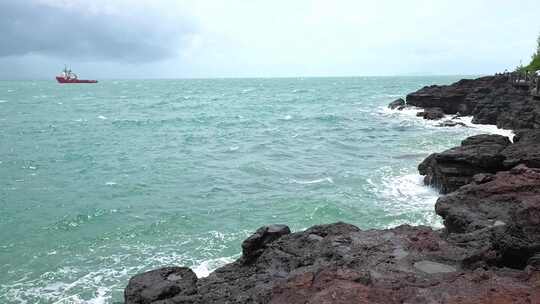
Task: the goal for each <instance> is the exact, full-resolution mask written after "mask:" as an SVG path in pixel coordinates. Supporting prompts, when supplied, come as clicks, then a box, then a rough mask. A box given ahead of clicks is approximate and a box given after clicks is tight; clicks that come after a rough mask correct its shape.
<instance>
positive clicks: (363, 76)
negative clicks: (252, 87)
mask: <svg viewBox="0 0 540 304" xmlns="http://www.w3.org/2000/svg"><path fill="white" fill-rule="evenodd" d="M487 75H492V74H486V73H478V74H396V75H351V76H239V77H237V76H223V77H163V78H159V77H155V78H153V77H152V78H142V77H141V78H139V77H127V78H100V79H96V80H98V81H102V80H107V81H116V80H220V79H303V78H383V77H449V76H460V77H463V76H475V77H476V76H487ZM47 80H51V81H55V82H56V80H55V78H54V77H51V78H12V79H9V78H0V81H47Z"/></svg>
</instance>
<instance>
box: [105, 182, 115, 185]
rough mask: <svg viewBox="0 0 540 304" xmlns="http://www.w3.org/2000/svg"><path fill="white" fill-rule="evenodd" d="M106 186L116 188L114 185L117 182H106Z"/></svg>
mask: <svg viewBox="0 0 540 304" xmlns="http://www.w3.org/2000/svg"><path fill="white" fill-rule="evenodd" d="M105 185H107V186H114V185H116V182H106V183H105Z"/></svg>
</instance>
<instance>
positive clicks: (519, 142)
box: [502, 101, 540, 168]
mask: <svg viewBox="0 0 540 304" xmlns="http://www.w3.org/2000/svg"><path fill="white" fill-rule="evenodd" d="M539 102H540V101H539ZM502 155H503V156H504V158H505V160H504V166H505V167H506V168H512V167H514V166H516V165H518V164H525V165H527V166H529V167H532V168H540V129H537V130H522V131H519V132H517V133H516V136H514V144H512V145H510V146H509V147H507V148H506V149H504V151H503V152H502Z"/></svg>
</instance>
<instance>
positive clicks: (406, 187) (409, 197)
mask: <svg viewBox="0 0 540 304" xmlns="http://www.w3.org/2000/svg"><path fill="white" fill-rule="evenodd" d="M380 171H381V172H380V173H381V175H382V177H381V179H380V180H377V181H374V180H372V179H368V180H367V182H368V184H369V187H370V191H372V192H373V193H374V194H375V196H376V197H377V198H378V199H379V200H380V201H381V203H382V204H383V208H384V209H385V211H386V213H387V214H389V215H392V216H396V217H399V216H401V215H410V214H416V216H415V218H417V220H416V221H415V222H411V221H410V219H407V220H405V219H403V220H396V221H394V222H393V223H391V224H390V225H389V227H393V226H397V225H401V224H414V225H430V226H432V227H442V223H441V220H440V218H439V217H438V216H437V215H436V214H435V211H434V208H433V207H434V205H435V202H436V201H437V198H438V197H439V193H438V191H437V190H436V189H434V188H432V187H428V186H425V185H424V183H423V177H422V176H421V175H419V174H418V173H410V172H408V171H406V170H402V171H401V172H398V173H397V175H396V173H393V172H392V170H391V168H389V167H383V168H381V169H380Z"/></svg>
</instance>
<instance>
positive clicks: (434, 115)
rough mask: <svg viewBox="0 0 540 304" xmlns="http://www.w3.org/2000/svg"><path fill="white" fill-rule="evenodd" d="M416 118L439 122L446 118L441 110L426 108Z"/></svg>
mask: <svg viewBox="0 0 540 304" xmlns="http://www.w3.org/2000/svg"><path fill="white" fill-rule="evenodd" d="M416 116H420V117H422V118H424V119H429V120H438V119H441V118H443V117H444V112H443V110H442V109H441V108H426V109H424V111H422V112H418V113H416Z"/></svg>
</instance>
